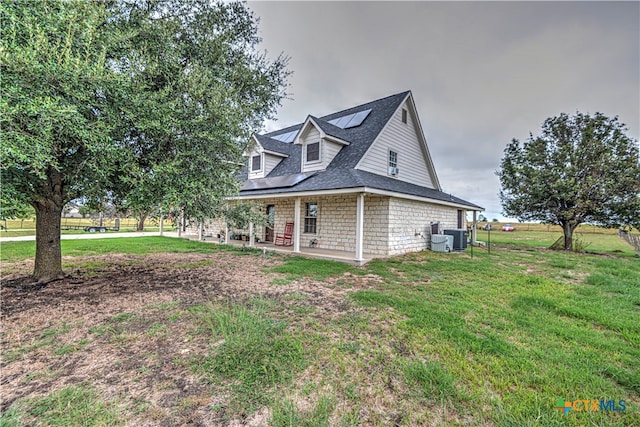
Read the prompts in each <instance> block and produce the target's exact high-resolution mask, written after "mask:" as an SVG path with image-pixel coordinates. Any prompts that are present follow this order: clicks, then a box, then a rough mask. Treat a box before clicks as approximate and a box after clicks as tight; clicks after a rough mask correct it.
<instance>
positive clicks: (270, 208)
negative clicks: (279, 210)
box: [264, 205, 276, 242]
mask: <svg viewBox="0 0 640 427" xmlns="http://www.w3.org/2000/svg"><path fill="white" fill-rule="evenodd" d="M267 217H268V218H269V224H268V225H267V226H266V227H265V231H264V240H265V242H273V221H274V220H275V219H276V207H275V206H274V205H267Z"/></svg>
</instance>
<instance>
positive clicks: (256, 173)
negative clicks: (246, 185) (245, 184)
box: [249, 151, 264, 179]
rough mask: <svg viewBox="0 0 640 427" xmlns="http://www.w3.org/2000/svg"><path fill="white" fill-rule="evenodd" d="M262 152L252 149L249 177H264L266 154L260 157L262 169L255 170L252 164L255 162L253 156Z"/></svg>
mask: <svg viewBox="0 0 640 427" xmlns="http://www.w3.org/2000/svg"><path fill="white" fill-rule="evenodd" d="M259 154H261V153H260V152H259V151H252V152H251V153H250V154H249V179H253V178H264V156H262V157H261V158H260V166H261V167H260V170H257V171H253V170H251V166H252V163H253V156H257V155H259Z"/></svg>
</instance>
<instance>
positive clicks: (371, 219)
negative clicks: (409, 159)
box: [256, 194, 389, 256]
mask: <svg viewBox="0 0 640 427" xmlns="http://www.w3.org/2000/svg"><path fill="white" fill-rule="evenodd" d="M388 200H389V198H388V197H380V196H366V197H365V202H364V207H365V212H364V215H365V217H364V252H365V253H367V254H376V255H386V254H387V248H388V240H389V239H388V217H387V206H388ZM263 203H264V205H265V206H266V205H268V204H272V205H274V206H275V218H274V233H278V234H279V233H282V232H283V230H284V226H285V223H286V222H291V221H293V216H294V215H293V214H294V212H293V210H294V201H293V199H272V200H264V201H263ZM305 203H317V204H318V218H317V220H316V233H315V234H311V233H305V232H304V214H305ZM299 226H300V247H301V248H304V247H309V244H310V242H311V240H313V239H316V240H317V241H318V245H317V247H318V248H322V249H331V250H339V251H348V252H353V253H354V256H355V250H356V195H355V194H345V195H337V196H319V197H303V198H301V199H300V219H299ZM256 234H257V235H258V236H261V238H263V237H264V228H262V229H257V230H256Z"/></svg>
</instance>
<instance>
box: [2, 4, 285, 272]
mask: <svg viewBox="0 0 640 427" xmlns="http://www.w3.org/2000/svg"><path fill="white" fill-rule="evenodd" d="M0 13H1V19H2V22H3V25H2V28H1V30H0V31H1V33H0V36H1V40H2V41H1V43H2V45H1V48H0V67H1V73H0V76H1V77H0V78H1V79H2V80H1V81H0V83H1V89H0V90H1V91H2V92H1V95H2V97H1V99H2V100H1V101H0V108H1V111H0V112H1V115H2V118H1V120H2V123H1V125H2V148H1V152H0V154H1V156H2V165H1V172H2V188H3V193H4V192H5V189H6V191H7V194H16V195H17V197H19V198H21V199H22V200H23V201H25V202H27V203H29V204H31V205H32V206H33V207H34V208H35V210H36V242H37V243H36V262H35V268H34V277H35V278H36V279H38V280H40V281H49V280H54V279H56V278H60V277H62V276H63V271H62V267H61V250H60V217H61V213H62V209H63V206H64V205H65V203H67V202H68V201H70V200H72V199H75V198H78V197H81V196H82V197H87V198H96V199H103V200H104V199H105V198H106V199H108V198H112V199H118V200H121V201H122V200H124V201H127V200H129V201H130V203H131V204H136V205H139V207H140V208H144V207H145V206H142V205H145V204H146V205H149V206H153V205H158V204H160V203H164V204H167V205H172V206H180V207H182V208H186V209H187V210H188V211H189V212H190V214H192V215H195V216H199V217H204V216H206V215H210V214H212V213H215V212H216V210H217V209H219V208H220V206H221V204H222V201H223V200H224V198H225V197H226V196H228V195H230V194H233V192H234V191H235V190H236V183H235V179H234V176H235V174H236V172H237V168H238V166H237V165H238V162H239V161H241V155H242V152H243V151H244V149H245V146H246V142H247V141H248V140H249V137H250V134H251V133H252V132H255V131H256V130H258V129H259V127H260V126H261V123H262V122H263V120H264V119H265V118H266V117H270V116H272V114H273V113H274V111H275V108H276V107H277V105H279V103H280V101H281V99H282V98H283V97H284V96H285V95H286V94H285V88H286V77H287V75H288V72H287V71H286V58H283V57H282V56H280V57H278V58H276V59H275V60H273V61H270V60H269V59H268V58H267V57H266V54H265V53H261V52H259V51H258V50H257V44H258V43H259V41H260V40H259V37H258V35H257V20H256V18H255V17H254V16H253V14H252V13H251V12H250V11H249V10H248V9H247V7H246V5H244V4H242V3H223V2H212V1H208V0H192V1H189V2H183V1H178V0H149V1H145V0H114V1H107V2H103V1H76V2H57V1H42V2H4V1H3V2H2V3H1V5H0Z"/></svg>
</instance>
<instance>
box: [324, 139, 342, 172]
mask: <svg viewBox="0 0 640 427" xmlns="http://www.w3.org/2000/svg"><path fill="white" fill-rule="evenodd" d="M341 148H342V145H341V144H336V143H335V142H331V141H326V140H323V141H322V148H321V149H320V151H321V154H322V163H323V164H324V168H326V167H327V166H329V163H331V161H332V160H333V158H334V157H335V156H336V154H338V152H339V151H340V149H341Z"/></svg>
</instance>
